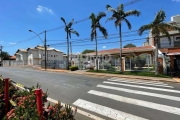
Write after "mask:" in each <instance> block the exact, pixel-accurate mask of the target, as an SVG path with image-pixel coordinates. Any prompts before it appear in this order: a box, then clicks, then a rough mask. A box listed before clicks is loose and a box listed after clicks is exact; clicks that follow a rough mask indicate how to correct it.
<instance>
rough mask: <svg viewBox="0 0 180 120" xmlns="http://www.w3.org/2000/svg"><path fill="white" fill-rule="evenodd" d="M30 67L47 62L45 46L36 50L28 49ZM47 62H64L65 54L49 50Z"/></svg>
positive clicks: (52, 49)
mask: <svg viewBox="0 0 180 120" xmlns="http://www.w3.org/2000/svg"><path fill="white" fill-rule="evenodd" d="M27 52H28V57H27V58H28V65H41V62H42V61H44V60H45V48H44V47H43V46H39V45H38V46H37V47H35V48H28V49H27ZM46 60H47V61H54V60H57V61H62V60H63V52H61V51H59V50H56V49H54V48H47V51H46Z"/></svg>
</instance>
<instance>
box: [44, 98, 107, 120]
mask: <svg viewBox="0 0 180 120" xmlns="http://www.w3.org/2000/svg"><path fill="white" fill-rule="evenodd" d="M47 100H48V101H50V102H52V103H58V101H57V100H54V99H52V98H49V97H48V98H47ZM61 105H63V106H65V104H64V103H62V102H61ZM72 109H75V108H74V107H72ZM77 113H80V114H81V115H84V116H86V117H89V118H92V119H94V120H105V119H103V118H100V117H98V116H95V115H92V114H90V113H88V112H85V111H82V110H80V109H77Z"/></svg>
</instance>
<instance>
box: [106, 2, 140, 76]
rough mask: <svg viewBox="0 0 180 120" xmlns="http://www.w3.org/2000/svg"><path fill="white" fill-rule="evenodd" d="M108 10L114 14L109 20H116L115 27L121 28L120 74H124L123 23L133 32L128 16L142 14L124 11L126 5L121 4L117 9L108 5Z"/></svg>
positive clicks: (135, 11)
mask: <svg viewBox="0 0 180 120" xmlns="http://www.w3.org/2000/svg"><path fill="white" fill-rule="evenodd" d="M106 8H107V10H109V11H111V12H112V13H113V14H112V16H111V17H110V18H108V19H107V21H109V20H115V27H116V28H117V26H119V37H120V64H119V66H120V73H122V32H121V31H122V21H124V22H126V24H127V26H128V28H129V30H131V28H132V26H131V23H130V22H129V20H128V19H127V17H128V16H139V15H140V12H139V11H137V10H129V11H127V12H125V11H124V5H123V4H120V5H119V6H118V8H117V9H114V8H112V7H111V6H110V5H106Z"/></svg>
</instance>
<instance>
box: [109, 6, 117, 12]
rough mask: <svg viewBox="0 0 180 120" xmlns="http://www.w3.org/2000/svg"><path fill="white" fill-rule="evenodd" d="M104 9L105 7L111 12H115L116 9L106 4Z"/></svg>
mask: <svg viewBox="0 0 180 120" xmlns="http://www.w3.org/2000/svg"><path fill="white" fill-rule="evenodd" d="M106 9H107V10H108V11H111V12H113V13H116V12H117V11H116V10H115V9H114V8H112V7H111V6H110V5H106Z"/></svg>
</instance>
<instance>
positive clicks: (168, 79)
mask: <svg viewBox="0 0 180 120" xmlns="http://www.w3.org/2000/svg"><path fill="white" fill-rule="evenodd" d="M36 69H37V68H36ZM37 70H41V71H45V70H44V69H41V68H40V69H37ZM46 71H51V72H64V73H69V74H78V75H82V74H83V75H93V76H94V75H95V76H101V77H102V76H105V77H117V78H126V79H133V80H152V81H161V82H170V83H180V80H179V81H178V80H175V79H171V78H159V77H146V76H133V75H129V76H128V75H115V74H108V73H106V74H103V73H93V72H77V71H73V72H72V71H67V70H52V69H47V70H46ZM142 77H143V78H142Z"/></svg>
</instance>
